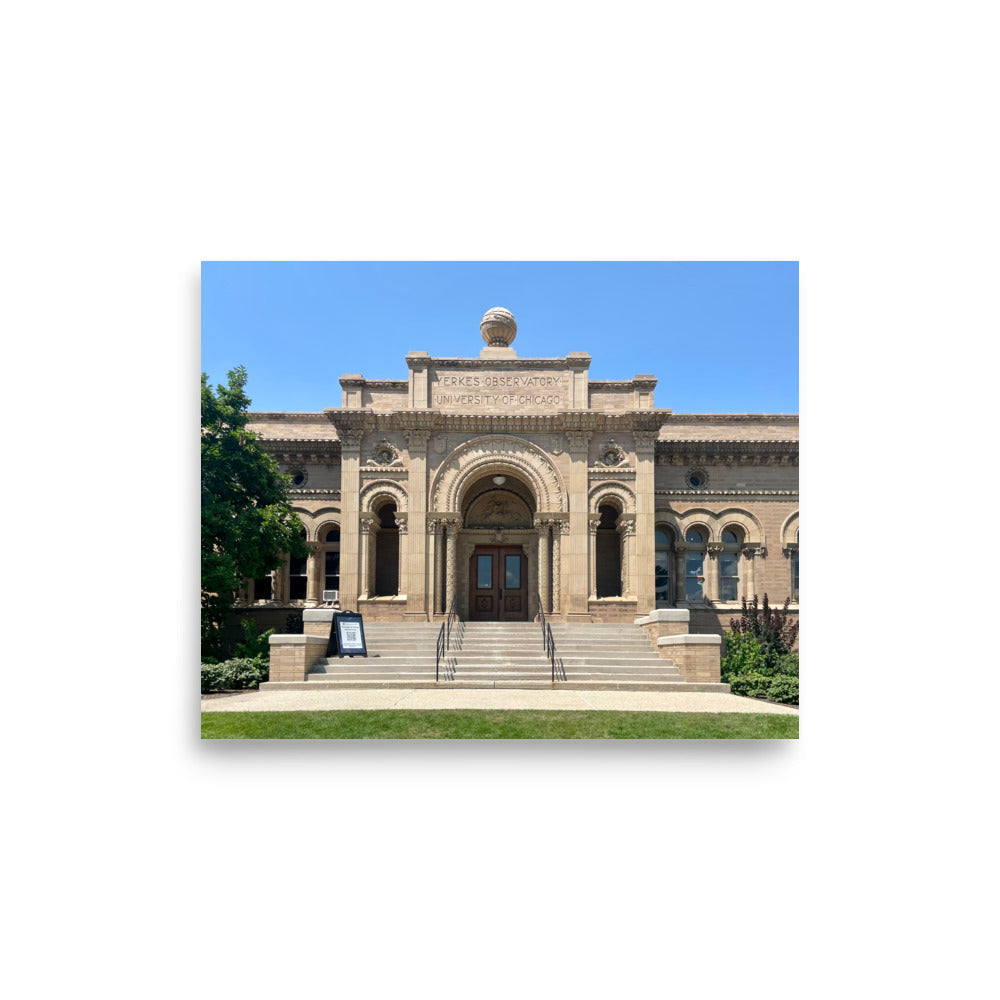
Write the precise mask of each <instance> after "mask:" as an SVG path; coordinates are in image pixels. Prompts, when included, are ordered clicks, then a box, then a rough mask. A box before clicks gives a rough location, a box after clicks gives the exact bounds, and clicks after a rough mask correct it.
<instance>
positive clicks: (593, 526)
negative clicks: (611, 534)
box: [587, 514, 601, 535]
mask: <svg viewBox="0 0 1000 1000" xmlns="http://www.w3.org/2000/svg"><path fill="white" fill-rule="evenodd" d="M600 526H601V515H600V514H588V515H587V530H588V531H589V532H590V533H591V534H592V535H596V534H597V529H598V528H599V527H600Z"/></svg>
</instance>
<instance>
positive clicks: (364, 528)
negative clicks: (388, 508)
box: [358, 511, 376, 535]
mask: <svg viewBox="0 0 1000 1000" xmlns="http://www.w3.org/2000/svg"><path fill="white" fill-rule="evenodd" d="M375 528H376V524H375V515H374V514H373V513H372V512H371V511H363V512H362V513H361V514H360V515H358V533H359V534H362V535H370V534H373V533H374V531H375Z"/></svg>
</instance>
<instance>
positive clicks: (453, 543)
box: [444, 517, 460, 613]
mask: <svg viewBox="0 0 1000 1000" xmlns="http://www.w3.org/2000/svg"><path fill="white" fill-rule="evenodd" d="M459 523H460V521H459V519H458V518H457V517H456V518H449V519H448V520H447V521H446V522H445V527H446V531H447V533H446V534H445V535H444V544H445V559H446V561H445V582H444V610H445V613H447V612H448V610H449V609H450V608H451V602H452V601H453V600H454V598H455V595H456V594H457V593H458V590H457V583H458V580H457V577H456V566H457V561H456V560H457V558H458V526H459Z"/></svg>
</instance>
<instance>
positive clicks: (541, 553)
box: [535, 517, 552, 613]
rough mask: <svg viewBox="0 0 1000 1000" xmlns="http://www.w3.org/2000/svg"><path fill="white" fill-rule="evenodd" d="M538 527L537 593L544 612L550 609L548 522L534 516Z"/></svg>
mask: <svg viewBox="0 0 1000 1000" xmlns="http://www.w3.org/2000/svg"><path fill="white" fill-rule="evenodd" d="M535 527H536V528H537V529H538V594H539V596H540V597H541V600H542V610H544V611H545V612H546V613H548V612H550V611H551V610H552V606H551V604H550V603H549V594H550V589H549V588H550V583H549V579H550V578H549V522H548V521H545V520H540V519H539V518H537V517H536V518H535Z"/></svg>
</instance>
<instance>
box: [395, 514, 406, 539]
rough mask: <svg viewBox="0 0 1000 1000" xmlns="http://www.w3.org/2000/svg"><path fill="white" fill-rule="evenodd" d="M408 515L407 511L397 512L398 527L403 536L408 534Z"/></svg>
mask: <svg viewBox="0 0 1000 1000" xmlns="http://www.w3.org/2000/svg"><path fill="white" fill-rule="evenodd" d="M407 521H408V515H407V513H406V511H396V527H397V528H399V533H400V534H401V535H405V534H406V527H407Z"/></svg>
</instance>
